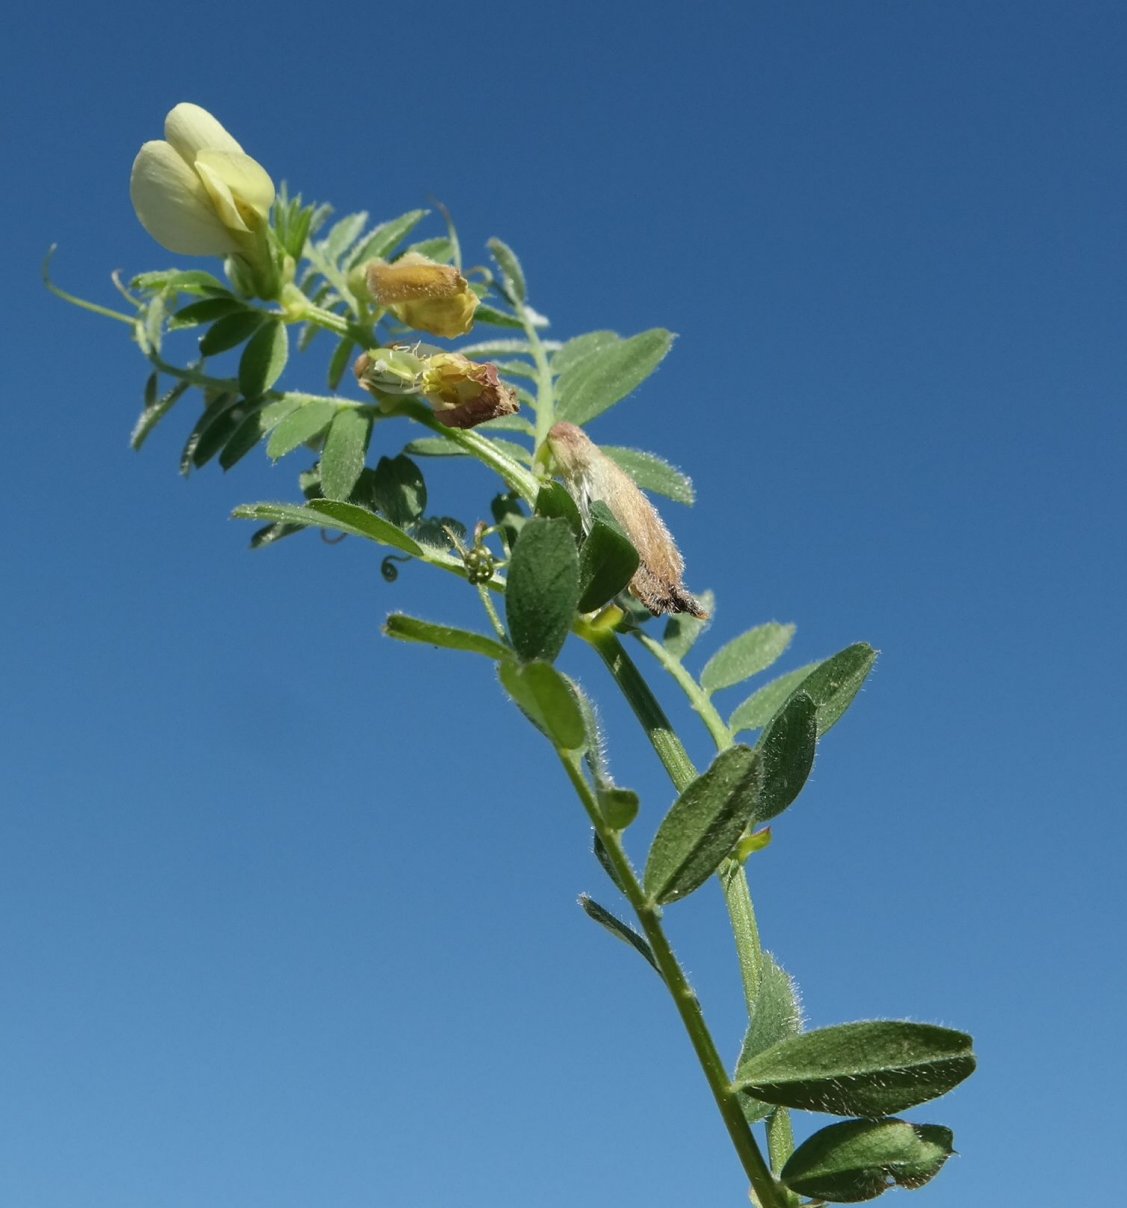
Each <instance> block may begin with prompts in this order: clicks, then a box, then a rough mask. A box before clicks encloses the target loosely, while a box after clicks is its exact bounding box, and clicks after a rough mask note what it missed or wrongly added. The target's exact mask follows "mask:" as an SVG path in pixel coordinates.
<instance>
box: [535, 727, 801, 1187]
mask: <svg viewBox="0 0 1127 1208" xmlns="http://www.w3.org/2000/svg"><path fill="white" fill-rule="evenodd" d="M556 753H557V755H558V756H559V759H560V762H561V763H562V764H563V766H564V770H565V771H566V772H567V775H568V779H569V780H570V781H571V783H572V786H573V787H574V789H575V791H576V793H577V794H578V796H579V799H580V801H582V803H583V806H584V808H585V809H586V811H587V816H588V817H589V818H590V820H591V825H592V826H593V827H594V828H595V831H596V833H597V834H598V836H599V838H600V839H601V840H602V842H603V846H604V847H605V848H606V851H607V857H608V859H609V860H610V862H611V865H612V867H613V868H614V871H615V873H616V874H617V878H618V881H619V883H620V885H621V886H622V889H623V891H624V893H625V894H626V897H627V899H628V901H629V902H630V905H631V906H632V907H633V908H634V913H635V915H636V916H637V918H638V922H639V923H640V924H641V926H642V930H643V932H644V933H645V936H646V939H647V940H648V941H649V945H650V949H651V951H652V952H653V955H654V960H655V961H656V962H657V966H658V969H659V970H660V971H661V975H662V977H663V978H664V980H665V984H666V985H667V986H668V987H669V992H670V994H671V995H672V996H673V1002H674V1004H675V1006H676V1007H677V1013H678V1014H679V1015H680V1016H681V1022H682V1023H683V1024H684V1026H685V1031H686V1032H687V1033H688V1035H689V1039H690V1041H691V1042H692V1045H693V1050H694V1052H695V1053H696V1055H697V1060H698V1061H699V1062H700V1065H701V1069H702V1070H703V1071H704V1076H705V1078H706V1079H707V1081H708V1085H709V1089H710V1090H711V1091H712V1097H713V1099H715V1101H716V1106H717V1108H718V1109H719V1111H720V1115H721V1117H722V1118H723V1120H724V1124H725V1127H726V1128H727V1129H728V1135H729V1136H730V1137H731V1139H732V1144H733V1145H734V1146H735V1149H736V1153H737V1154H738V1155H739V1158H740V1162H741V1163H742V1164H743V1168H744V1172H745V1173H746V1174H747V1177H748V1180H749V1181H750V1183H751V1185H752V1187H753V1188H754V1189H755V1194H756V1197H757V1198H758V1201H759V1204H760V1206H761V1208H786V1200H785V1198H784V1196H785V1193H784V1192H783V1190H782V1189H781V1188H780V1187H779V1185H778V1184H777V1183H776V1182H775V1180H774V1178H773V1177H772V1175H771V1171H770V1169H769V1167H768V1166H767V1163H766V1162H765V1161H764V1158H763V1155H762V1153H761V1152H760V1149H759V1146H758V1145H757V1144H756V1141H755V1137H754V1136H753V1135H752V1132H751V1128H750V1127H749V1126H748V1123H747V1120H746V1119H745V1118H744V1113H743V1108H742V1106H741V1105H740V1099H739V1094H738V1092H737V1091H735V1090H734V1089H733V1088H732V1085H731V1082H730V1081H729V1079H728V1072H727V1070H726V1069H725V1068H724V1062H723V1061H722V1059H721V1057H720V1054H719V1053H718V1052H717V1050H716V1043H715V1041H714V1040H713V1039H712V1033H711V1032H710V1031H709V1030H708V1024H707V1023H706V1022H705V1019H704V1013H703V1011H702V1010H701V1005H700V999H699V998H697V995H696V991H695V990H693V988H692V986H690V985H689V981H688V978H687V977H686V976H685V971H684V970H683V969H682V968H681V964H680V962H679V961H678V960H677V957H676V955H675V954H674V952H673V948H672V947H671V945H670V943H669V940H668V939H667V937H666V935H665V931H664V929H663V928H662V925H661V908H660V907H659V906H658V905H657V904H656V903H655V902H653V901H652V900H651V899H650V898H649V897H648V896H647V894H646V892H645V890H644V889H643V887H642V885H641V884H640V882H639V881H638V876H637V874H636V873H635V871H634V867H633V865H632V864H631V863H630V860H629V858H628V857H627V855H626V852H625V850H624V849H623V846H622V839H621V837H620V834H619V832H618V831H617V830H614V829H613V828H612V827H610V826H608V825H607V823H606V821H605V819H604V818H603V815H602V811H601V810H600V808H599V803H598V801H597V800H596V798H595V795H594V793H592V791H591V788H590V786H589V785H588V783H587V781H586V779H585V777H584V775H583V771H582V769H581V767H580V764H579V757H578V756H577V755H575V754H573V753H569V752H565V751H562V750H560V749H559V748H557V749H556Z"/></svg>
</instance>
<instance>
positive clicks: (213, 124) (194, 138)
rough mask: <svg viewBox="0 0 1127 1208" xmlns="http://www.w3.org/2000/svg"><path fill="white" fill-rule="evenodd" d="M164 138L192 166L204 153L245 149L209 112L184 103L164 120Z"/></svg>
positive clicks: (237, 151)
mask: <svg viewBox="0 0 1127 1208" xmlns="http://www.w3.org/2000/svg"><path fill="white" fill-rule="evenodd" d="M164 137H165V138H166V139H168V141H169V142H170V143H171V144H172V146H173V147H175V149H176V150H177V151H178V152H179V154H180V155H181V156H182V157H183V158H184V159H186V160H187V161H188V162H189V163H191V162H192V160H194V159H195V158H196V156H197V155H198V154H199V153H200V152H201V151H204V150H210V151H234V152H235V153H236V154H239V153H241V152H242V147H240V146H239V144H238V143H237V142H236V141H235V140H234V139H233V138H232V137H231V136H230V135H229V134H228V133H227V131H226V130H225V129H224V128H223V126H222V125H221V124H220V123H219V122H218V121H217V120H216V119H215V118H213V117H212V116H211V114H210V113H208V111H207V110H206V109H201V108H200V107H199V105H192V104H190V103H189V102H188V101H181V103H180V104H179V105H177V106H176V108H175V109H173V110H172V111H171V113H169V115H168V117H166V118H165V119H164Z"/></svg>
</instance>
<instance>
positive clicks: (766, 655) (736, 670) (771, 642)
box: [700, 621, 794, 695]
mask: <svg viewBox="0 0 1127 1208" xmlns="http://www.w3.org/2000/svg"><path fill="white" fill-rule="evenodd" d="M792 637H794V626H793V625H780V624H779V623H778V622H777V621H769V622H768V623H767V624H766V625H757V626H756V627H755V628H754V629H749V630H748V631H747V632H746V633H741V634H740V636H739V637H738V638H733V639H732V640H731V641H730V642H728V643H727V645H725V646H721V647H720V649H719V650H718V651H717V652H716V653H715V654H714V655H713V656H712V658H710V659H709V660H708V662H707V663H705V665H704V670H703V671H702V672H701V673H700V686H701V687H702V688H703V689H704V690H705V692H707V693H708V694H709V695H711V694H712V693H713V692H719V691H720V690H721V689H722V688H730V687H731V686H732V685H733V684H738V683H741V682H742V681H743V680H745V679H750V678H751V677H752V676H753V675H758V674H759V672H760V671H763V670H765V669H766V668H768V667H770V666H771V664H772V663H773V662H774V661H775V660H776V659H777V658H779V657H780V656H781V655H782V653H783V651H784V650H786V648H787V647H788V646H789V645H790V640H791V638H792Z"/></svg>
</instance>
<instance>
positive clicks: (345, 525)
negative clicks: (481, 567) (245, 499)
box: [231, 499, 423, 557]
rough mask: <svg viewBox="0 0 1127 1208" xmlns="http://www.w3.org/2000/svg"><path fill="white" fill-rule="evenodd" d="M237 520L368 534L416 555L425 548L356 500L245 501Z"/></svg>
mask: <svg viewBox="0 0 1127 1208" xmlns="http://www.w3.org/2000/svg"><path fill="white" fill-rule="evenodd" d="M231 516H232V518H233V519H235V520H269V521H272V522H273V523H275V524H300V525H302V526H304V527H307V528H309V527H312V528H324V529H332V530H333V531H334V532H337V533H348V534H349V535H350V536H353V537H366V538H367V539H368V540H369V541H378V542H379V543H380V544H381V545H390V546H392V547H393V548H394V549H398V550H402V551H403V552H404V553H406V554H414V555H415V556H416V557H418V556H419V555H421V554H422V552H423V550H422V547H421V546H420V545H419V543H418V542H417V541H415V540H414V538H412V537H408V536H407V534H406V533H404V532H403V531H402V530H400V529H397V528H396V527H395V525H393V524H388V522H387V521H386V520H383V519H381V518H380V517H379V516H374V515H372V513H371V512H368V511H365V509H364V508H361V507H357V506H356V505H355V504H353V503H340V502H338V501H337V500H333V499H314V500H311V501H310V502H309V503H308V504H307V505H306V506H305V507H298V506H297V505H296V504H292V503H244V504H242V505H241V506H239V507H237V508H235V510H234V511H233V512H232V513H231Z"/></svg>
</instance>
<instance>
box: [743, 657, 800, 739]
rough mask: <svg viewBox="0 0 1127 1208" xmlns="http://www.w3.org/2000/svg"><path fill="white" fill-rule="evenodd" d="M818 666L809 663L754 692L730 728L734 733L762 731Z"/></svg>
mask: <svg viewBox="0 0 1127 1208" xmlns="http://www.w3.org/2000/svg"><path fill="white" fill-rule="evenodd" d="M817 666H818V664H817V663H807V664H806V666H805V667H799V668H797V669H796V670H794V671H788V672H787V673H786V675H780V676H779V678H778V679H774V680H772V681H771V682H770V683H769V684H764V685H763V687H762V688H760V689H759V690H758V691H757V692H753V693H752V694H751V696H749V697H748V698H747V700H745V701H744V703H743V704H742V705H740V706H739V708H737V709H736V710H735V711H734V712H733V713H732V716H731V717H730V718H729V719H728V727H729V729H730V730H731V731H732V733H733V734H739V733H740V732H741V731H742V730H761V729H762V728H763V727H764V726H765V725H766V724H767V723H768V722H769V721H770V720H771V718H772V717H774V716H775V714H776V713H778V711H779V710H780V709H781V708H782V707H783V705H784V704H785V703H786V700H787V697H789V696H790V694H791V693H792V692H793V691H794V690H795V689H796V688H797V687H798V686H799V684H801V683H802V681H803V680H804V679H805V678H806V677H807V676H808V675H809V674H810V672H811V671H813V670H814V668H815V667H817Z"/></svg>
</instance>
